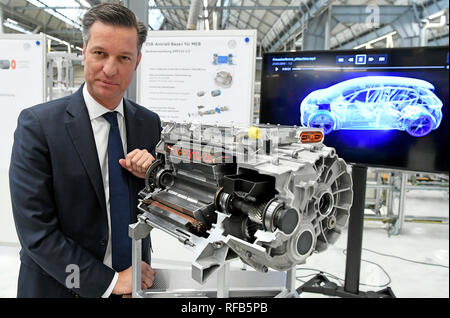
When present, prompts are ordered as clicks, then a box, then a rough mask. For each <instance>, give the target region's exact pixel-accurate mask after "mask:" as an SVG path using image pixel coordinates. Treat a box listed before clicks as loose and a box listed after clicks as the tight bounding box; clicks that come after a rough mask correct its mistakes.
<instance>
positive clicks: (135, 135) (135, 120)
mask: <svg viewBox="0 0 450 318" xmlns="http://www.w3.org/2000/svg"><path fill="white" fill-rule="evenodd" d="M123 108H124V112H125V126H126V130H127V152H130V151H132V150H134V149H136V148H139V149H140V147H142V143H141V142H140V141H141V138H142V134H141V133H140V132H141V127H142V119H141V118H140V117H139V110H138V109H137V108H136V106H134V105H133V104H132V103H131V102H130V101H128V100H127V99H124V100H123ZM125 155H126V154H125Z"/></svg>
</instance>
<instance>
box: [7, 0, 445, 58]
mask: <svg viewBox="0 0 450 318" xmlns="http://www.w3.org/2000/svg"><path fill="white" fill-rule="evenodd" d="M128 1H130V0H128ZM133 1H138V0H133ZM139 1H147V0H139ZM196 1H198V2H199V3H197V4H198V5H199V7H200V8H199V10H198V14H197V15H195V20H196V29H203V30H213V29H218V30H225V29H256V30H258V33H257V34H258V54H259V55H260V54H261V53H262V52H268V51H285V50H301V49H308V48H313V49H320V48H323V49H342V48H355V47H358V46H369V45H370V46H371V47H377V46H389V45H390V46H406V45H408V44H410V46H411V43H412V44H413V45H414V44H417V41H416V42H414V41H412V40H411V41H410V39H413V38H414V37H415V38H417V37H418V36H419V35H422V33H421V32H424V31H423V27H424V26H425V25H427V28H429V29H428V30H427V31H426V32H428V33H427V40H428V45H448V34H449V26H448V7H449V5H448V1H444V0H440V1H439V0H415V1H412V0H377V1H375V0H374V1H360V0H331V1H330V0H150V1H149V3H148V6H149V15H148V25H149V29H150V30H185V29H187V25H188V22H192V21H189V13H190V10H191V6H193V3H194V2H196ZM102 2H116V3H119V2H124V1H119V0H113V1H111V0H108V1H105V0H0V20H3V23H2V24H1V28H0V33H1V32H2V31H3V32H4V33H40V32H43V33H45V34H47V35H48V36H51V37H52V39H53V40H52V49H54V50H58V49H61V50H66V49H67V48H69V47H70V50H72V51H74V50H81V47H82V40H81V17H82V15H83V14H84V12H85V11H86V9H88V8H89V7H90V6H92V5H95V4H98V3H102ZM125 2H126V1H125ZM430 16H431V19H430V18H429V17H430ZM442 17H444V18H445V19H443V18H442ZM426 18H429V19H428V21H426V20H424V19H426ZM444 20H445V21H444ZM427 23H428V24H427ZM399 40H402V41H400V42H399ZM318 42H320V43H319V44H318Z"/></svg>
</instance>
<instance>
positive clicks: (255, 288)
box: [128, 215, 298, 298]
mask: <svg viewBox="0 0 450 318" xmlns="http://www.w3.org/2000/svg"><path fill="white" fill-rule="evenodd" d="M152 229H153V227H152V226H150V225H149V224H147V223H146V217H145V216H143V215H140V216H138V222H137V223H134V224H130V225H129V229H128V234H129V236H130V238H131V242H132V284H133V286H132V297H133V298H162V297H163V298H170V297H173V298H186V297H201V298H203V297H208V298H215V297H217V298H229V297H276V298H296V297H298V293H297V291H296V290H295V273H296V271H295V267H293V268H291V269H290V270H288V271H287V272H286V273H283V272H274V271H270V272H267V273H260V272H255V271H242V270H240V271H231V270H230V262H229V261H226V262H224V263H223V265H221V267H220V268H219V269H218V270H217V272H216V274H217V281H216V282H215V281H214V279H211V280H208V281H207V282H206V283H205V284H204V285H203V286H202V285H199V284H198V283H197V282H195V281H194V280H193V279H192V278H191V277H190V276H191V275H192V272H191V270H170V269H156V270H157V272H158V275H157V278H158V279H157V280H155V282H153V285H154V286H152V288H150V289H147V290H143V289H142V288H141V267H142V266H141V260H142V239H144V238H145V237H147V236H148V235H149V234H150V231H151V230H152ZM283 285H284V286H283Z"/></svg>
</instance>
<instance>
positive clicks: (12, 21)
mask: <svg viewBox="0 0 450 318" xmlns="http://www.w3.org/2000/svg"><path fill="white" fill-rule="evenodd" d="M6 21H8V22H11V23H12V24H19V22H17V21H15V20H13V19H10V18H7V19H6Z"/></svg>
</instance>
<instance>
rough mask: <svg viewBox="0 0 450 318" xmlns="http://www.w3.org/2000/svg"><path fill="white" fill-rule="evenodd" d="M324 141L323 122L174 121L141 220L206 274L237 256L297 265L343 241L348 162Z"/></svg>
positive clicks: (253, 262)
mask: <svg viewBox="0 0 450 318" xmlns="http://www.w3.org/2000/svg"><path fill="white" fill-rule="evenodd" d="M322 141H323V132H322V130H321V129H318V128H308V127H302V128H299V127H288V126H269V125H267V126H258V127H255V126H254V127H236V126H230V127H227V126H213V125H210V126H208V125H197V124H177V123H167V124H166V125H165V127H164V129H163V131H162V136H161V141H160V143H159V144H158V145H157V148H156V160H155V161H154V162H153V164H152V165H151V166H150V168H149V169H148V171H147V175H146V178H145V189H143V190H142V191H141V192H140V197H141V201H140V203H139V206H138V208H139V210H140V212H142V213H141V214H140V215H139V217H138V223H139V222H141V223H145V224H146V225H148V226H149V227H150V229H151V228H158V229H160V230H162V231H164V232H166V233H168V234H170V235H172V236H174V237H176V238H177V239H178V240H179V241H180V242H181V243H182V244H183V245H185V246H186V247H187V248H188V249H190V250H192V251H194V252H195V253H196V259H195V260H194V261H193V263H192V278H193V279H194V280H195V281H197V282H199V283H204V282H205V281H206V280H207V279H208V277H210V276H211V274H212V273H214V272H215V271H216V270H217V269H219V268H220V267H221V266H222V265H223V264H224V263H225V262H226V261H229V260H231V259H235V258H240V259H241V260H242V262H244V263H245V264H248V265H250V266H251V267H253V268H254V269H256V270H257V271H260V272H266V271H268V269H269V268H272V269H275V270H278V271H285V270H289V269H292V268H293V267H294V266H296V265H297V264H302V263H305V261H306V259H307V258H308V257H309V256H310V255H311V254H312V253H313V252H321V251H323V250H325V249H326V248H327V246H328V245H329V244H333V243H334V242H336V240H337V239H338V237H339V235H340V234H341V231H342V229H343V228H344V226H345V225H346V222H347V220H348V217H349V211H350V207H351V205H352V199H353V191H352V179H351V175H350V173H349V169H348V166H347V165H346V163H345V162H344V160H343V159H340V158H339V157H338V156H337V154H336V152H335V150H334V149H333V148H330V147H327V146H325V145H324V144H323V143H322Z"/></svg>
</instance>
